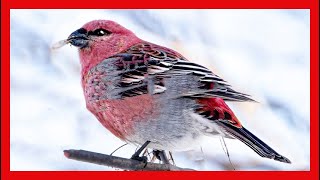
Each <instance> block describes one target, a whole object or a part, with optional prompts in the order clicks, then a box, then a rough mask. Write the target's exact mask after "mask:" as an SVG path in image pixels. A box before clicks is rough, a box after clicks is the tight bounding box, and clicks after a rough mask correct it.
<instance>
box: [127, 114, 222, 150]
mask: <svg viewBox="0 0 320 180" xmlns="http://www.w3.org/2000/svg"><path fill="white" fill-rule="evenodd" d="M181 118H183V121H182V120H181V121H179V120H173V119H172V120H170V119H167V121H166V123H163V122H161V121H162V119H157V120H151V121H149V122H142V123H140V124H137V126H136V127H135V129H136V131H135V132H136V133H134V134H133V135H131V136H130V137H128V138H127V140H128V142H131V143H134V144H137V145H141V144H143V143H145V142H146V141H151V142H150V144H149V145H148V147H149V148H152V149H158V150H169V151H187V150H192V149H195V148H198V147H200V145H201V140H202V137H203V136H204V135H207V136H225V134H224V132H223V131H222V130H221V128H220V127H219V126H218V125H217V124H215V123H214V122H210V120H207V119H205V118H203V117H202V116H200V115H198V114H196V113H194V112H191V113H190V111H185V112H183V117H181Z"/></svg>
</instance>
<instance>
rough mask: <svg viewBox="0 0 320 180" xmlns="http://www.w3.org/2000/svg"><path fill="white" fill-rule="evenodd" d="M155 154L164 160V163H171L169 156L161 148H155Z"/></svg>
mask: <svg viewBox="0 0 320 180" xmlns="http://www.w3.org/2000/svg"><path fill="white" fill-rule="evenodd" d="M153 155H154V156H155V157H156V158H157V159H158V160H160V161H162V163H163V164H170V162H169V160H168V157H167V155H166V153H165V151H163V150H161V151H159V150H153Z"/></svg>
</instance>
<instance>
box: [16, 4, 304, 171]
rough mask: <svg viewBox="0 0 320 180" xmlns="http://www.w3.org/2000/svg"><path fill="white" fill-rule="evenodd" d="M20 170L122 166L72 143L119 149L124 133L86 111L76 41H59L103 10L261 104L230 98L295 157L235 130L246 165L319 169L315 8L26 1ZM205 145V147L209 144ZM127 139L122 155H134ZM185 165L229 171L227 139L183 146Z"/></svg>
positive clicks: (20, 56) (250, 125) (249, 124)
mask: <svg viewBox="0 0 320 180" xmlns="http://www.w3.org/2000/svg"><path fill="white" fill-rule="evenodd" d="M10 15H11V20H10V30H11V37H10V41H11V42H10V80H11V87H10V168H11V170H14V171H15V170H114V169H112V168H109V167H104V166H98V165H93V164H89V163H82V162H78V161H73V160H69V159H67V158H65V157H64V156H63V150H64V149H85V150H91V151H95V152H100V153H106V154H109V153H111V152H112V151H113V150H114V149H116V148H117V147H119V146H120V145H122V144H123V142H122V141H121V140H119V139H117V138H116V137H115V136H113V135H112V134H111V133H110V132H108V131H107V130H106V129H104V128H103V127H102V126H101V125H100V123H99V122H98V121H97V120H96V118H95V117H94V116H93V115H92V114H91V113H90V112H88V111H87V110H86V107H85V102H84V97H83V94H82V89H81V86H80V65H79V59H78V54H77V49H76V48H75V47H70V46H64V47H63V48H60V49H56V50H51V49H50V47H51V46H52V45H53V44H54V43H55V42H58V41H60V40H63V39H66V38H67V37H68V35H69V34H70V33H71V32H73V31H74V30H76V29H78V28H80V27H81V26H82V25H83V24H85V23H86V22H88V21H91V20H94V19H110V20H114V21H116V22H118V23H120V24H122V25H124V26H125V27H127V28H128V29H130V30H132V31H133V32H135V33H136V34H137V35H138V36H139V37H141V38H142V39H145V40H148V41H150V42H154V43H156V44H160V45H164V46H167V47H170V48H172V49H175V50H178V51H179V52H180V53H182V54H183V55H184V56H186V57H187V58H188V59H190V60H191V61H194V62H197V63H199V64H202V65H205V66H206V67H208V68H210V69H211V70H212V71H214V72H215V73H216V74H218V75H219V76H221V77H222V78H223V79H225V80H227V81H228V82H229V83H230V84H232V85H233V87H234V88H235V89H237V90H239V91H242V92H245V93H247V94H251V95H252V97H253V98H254V99H256V100H257V101H259V103H228V104H229V105H230V107H231V109H233V110H234V112H235V114H236V115H237V117H238V118H239V119H240V120H241V121H242V124H243V125H244V126H245V127H246V128H247V129H249V130H250V131H251V132H253V133H254V134H255V135H256V136H258V137H260V138H261V139H262V140H264V141H265V142H266V143H267V144H269V145H270V146H271V147H273V148H274V149H275V150H276V151H277V152H279V153H280V154H282V155H284V156H286V157H288V158H289V159H290V160H291V161H292V164H284V163H280V162H276V161H273V160H268V159H265V158H261V157H260V156H258V155H257V154H256V153H255V152H253V151H252V150H251V149H250V148H248V147H247V146H246V145H244V144H242V143H241V142H240V141H236V140H229V139H226V140H225V141H226V144H227V147H228V150H229V153H230V158H231V161H232V163H233V164H234V166H235V168H236V169H237V170H309V169H310V53H309V51H310V28H309V27H310V23H309V20H310V11H309V10H303V9H301V10H227V9H224V10H35V9H32V10H27V9H25V10H22V9H14V10H11V12H10ZM201 149H202V150H201ZM134 151H135V147H134V146H131V145H127V146H125V147H123V148H122V149H120V150H119V151H117V152H116V154H115V155H117V156H121V157H130V156H131V154H132V153H133V152H134ZM174 157H175V162H176V164H177V165H178V166H180V167H185V168H193V169H202V170H229V169H231V165H230V164H229V161H228V157H227V156H226V155H225V153H224V151H223V149H222V146H221V143H220V140H219V138H210V137H204V140H203V142H202V146H201V148H200V147H199V149H196V150H194V151H191V152H178V153H174Z"/></svg>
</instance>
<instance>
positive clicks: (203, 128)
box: [67, 20, 291, 163]
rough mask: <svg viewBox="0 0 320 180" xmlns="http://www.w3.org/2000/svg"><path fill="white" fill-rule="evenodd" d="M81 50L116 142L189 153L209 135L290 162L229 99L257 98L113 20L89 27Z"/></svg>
mask: <svg viewBox="0 0 320 180" xmlns="http://www.w3.org/2000/svg"><path fill="white" fill-rule="evenodd" d="M67 42H68V43H70V44H72V45H73V46H76V47H78V48H79V54H80V63H81V75H82V79H81V80H82V87H83V91H84V96H85V100H86V106H87V108H88V110H90V111H91V112H92V113H93V114H94V115H95V116H96V118H97V119H98V120H99V121H100V122H101V124H102V125H103V126H104V127H105V128H107V129H108V130H109V131H111V132H112V133H113V134H114V135H115V136H117V137H118V138H120V139H122V140H124V141H126V142H130V143H134V144H138V145H142V144H144V143H145V142H150V143H149V145H148V147H150V148H153V149H156V150H168V151H179V150H187V149H190V148H191V147H192V145H193V144H196V143H195V142H197V140H198V139H199V138H200V137H201V136H204V135H207V136H217V135H219V136H223V137H226V138H236V139H239V140H240V141H242V142H243V143H244V144H246V145H247V146H249V147H250V148H251V149H253V150H254V151H255V152H256V153H257V154H259V155H260V156H262V157H266V158H270V159H274V160H277V161H281V162H285V163H291V162H290V160H289V159H287V158H286V157H284V156H282V155H280V154H278V153H277V152H276V151H275V150H273V149H272V148H270V147H269V146H268V145H267V144H265V143H264V142H262V141H261V140H260V139H259V138H257V137H256V136H255V135H253V134H252V133H251V132H249V131H248V130H247V129H246V128H244V127H243V125H241V123H240V121H239V120H238V119H237V117H236V116H235V114H234V113H233V112H232V111H231V109H230V108H229V107H228V105H227V104H226V103H225V102H226V101H241V102H242V101H253V100H252V99H251V98H250V97H249V95H247V94H244V93H240V92H237V91H235V90H233V89H232V87H231V86H230V84H228V83H227V82H226V81H224V80H223V79H221V78H220V77H219V76H217V75H215V74H214V73H213V72H211V71H210V70H209V69H207V68H206V67H203V66H201V65H199V64H197V63H194V62H190V61H188V60H187V59H186V58H185V57H183V56H182V55H181V54H179V53H177V52H176V51H174V50H171V49H169V48H166V47H163V46H159V45H156V44H153V43H150V42H147V41H144V40H142V39H140V38H138V37H137V36H136V35H135V34H134V33H132V32H131V31H130V30H128V29H126V28H124V27H122V26H121V25H119V24H117V23H115V22H113V21H109V20H95V21H91V22H88V23H86V24H85V25H84V26H83V27H82V28H80V29H78V30H76V31H75V32H73V33H72V34H71V35H70V36H69V37H68V39H67Z"/></svg>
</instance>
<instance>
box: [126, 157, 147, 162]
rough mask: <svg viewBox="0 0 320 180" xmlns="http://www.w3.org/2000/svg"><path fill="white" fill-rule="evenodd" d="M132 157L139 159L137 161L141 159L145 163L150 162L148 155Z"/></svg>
mask: <svg viewBox="0 0 320 180" xmlns="http://www.w3.org/2000/svg"><path fill="white" fill-rule="evenodd" d="M130 159H133V160H137V161H141V162H143V163H147V162H148V157H147V156H141V157H140V156H132V157H131V158H130Z"/></svg>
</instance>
